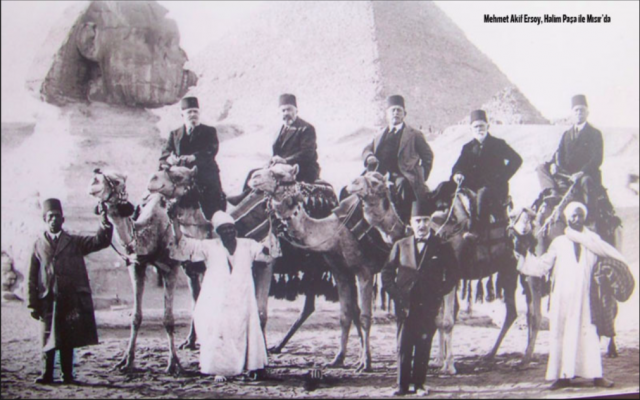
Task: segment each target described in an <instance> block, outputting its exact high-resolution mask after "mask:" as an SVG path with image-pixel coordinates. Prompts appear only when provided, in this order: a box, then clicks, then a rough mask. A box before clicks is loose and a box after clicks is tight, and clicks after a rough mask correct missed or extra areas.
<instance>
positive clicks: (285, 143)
mask: <svg viewBox="0 0 640 400" xmlns="http://www.w3.org/2000/svg"><path fill="white" fill-rule="evenodd" d="M279 106H280V113H281V114H282V121H283V124H282V127H281V128H280V133H279V134H278V137H277V139H276V141H275V143H274V144H273V158H272V160H271V162H272V163H276V162H283V163H287V164H289V165H295V164H298V167H299V168H300V170H299V171H298V175H297V176H296V180H297V181H300V182H308V183H313V182H315V181H316V180H317V179H318V178H319V177H320V165H318V152H317V145H316V129H315V128H314V127H313V125H311V124H310V123H308V122H307V121H305V120H303V119H302V118H300V117H298V104H297V101H296V96H294V95H292V94H288V93H285V94H283V95H281V96H280V100H279Z"/></svg>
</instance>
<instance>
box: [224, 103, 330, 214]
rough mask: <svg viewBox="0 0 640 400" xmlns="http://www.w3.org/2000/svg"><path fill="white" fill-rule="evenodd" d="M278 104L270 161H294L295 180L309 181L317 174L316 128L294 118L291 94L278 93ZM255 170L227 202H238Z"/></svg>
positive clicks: (247, 189) (312, 180) (246, 192)
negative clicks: (279, 121)
mask: <svg viewBox="0 0 640 400" xmlns="http://www.w3.org/2000/svg"><path fill="white" fill-rule="evenodd" d="M278 105H279V111H280V114H281V115H282V122H283V123H282V126H281V127H280V133H279V134H278V137H277V138H276V140H275V142H274V143H273V148H272V150H273V157H272V158H271V161H270V163H271V164H275V163H283V164H289V165H295V164H297V165H298V168H299V172H298V174H297V175H296V181H298V182H307V183H313V182H315V181H316V180H317V179H318V178H319V177H320V165H319V164H318V151H317V149H318V146H317V144H316V128H315V127H314V126H313V125H311V124H310V123H308V122H307V121H305V120H303V119H302V118H300V117H298V102H297V100H296V96H295V95H293V94H289V93H284V94H282V95H280V98H279V101H278ZM255 171H257V169H253V170H251V171H249V174H247V178H246V180H245V183H244V186H243V189H242V193H240V194H239V195H237V196H231V197H229V198H228V200H229V203H231V204H233V205H238V204H239V203H240V202H241V201H242V200H243V199H244V198H245V197H246V196H247V195H248V194H249V193H250V192H251V188H250V187H249V185H248V182H249V179H250V178H251V175H252V174H253V173H254V172H255Z"/></svg>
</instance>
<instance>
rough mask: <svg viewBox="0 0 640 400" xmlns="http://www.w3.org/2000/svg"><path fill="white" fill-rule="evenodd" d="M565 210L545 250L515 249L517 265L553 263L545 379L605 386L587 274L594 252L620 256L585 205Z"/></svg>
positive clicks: (527, 270) (545, 269) (528, 271)
mask: <svg viewBox="0 0 640 400" xmlns="http://www.w3.org/2000/svg"><path fill="white" fill-rule="evenodd" d="M564 216H565V219H566V221H567V225H568V226H567V228H566V229H565V234H564V235H561V236H558V237H557V238H555V239H554V240H553V242H551V245H550V246H549V249H548V251H547V252H546V253H545V254H544V255H542V256H540V257H535V256H534V255H533V254H531V253H528V254H527V255H526V257H522V256H520V255H516V257H518V258H519V262H518V271H520V272H521V273H523V274H525V275H533V276H543V275H545V274H547V273H549V271H550V270H551V269H552V268H553V272H552V277H551V279H552V289H551V295H550V296H551V310H550V312H549V325H550V345H549V362H548V364H547V373H546V379H547V380H553V381H554V382H553V384H552V385H551V386H550V387H549V389H551V390H557V389H561V388H564V387H568V386H570V385H571V379H572V378H575V377H581V378H587V379H593V382H594V385H595V386H597V387H605V388H609V387H612V386H613V382H612V381H610V380H608V379H606V378H604V377H603V376H602V359H601V356H600V339H599V337H598V334H597V331H596V326H595V325H594V324H593V323H592V321H591V307H590V298H589V293H590V289H591V275H592V271H593V268H594V267H595V265H596V263H597V262H598V257H611V258H615V259H618V260H620V261H623V262H624V258H623V256H622V255H621V254H620V253H619V252H618V251H617V250H616V249H615V248H613V247H612V246H611V245H609V244H608V243H606V242H605V241H603V240H602V239H600V237H599V236H598V235H597V234H595V233H594V232H592V231H590V230H589V229H587V228H586V227H585V226H584V224H585V219H586V216H587V208H586V207H585V206H584V205H583V204H582V203H579V202H572V203H569V204H568V205H567V207H566V208H565V211H564Z"/></svg>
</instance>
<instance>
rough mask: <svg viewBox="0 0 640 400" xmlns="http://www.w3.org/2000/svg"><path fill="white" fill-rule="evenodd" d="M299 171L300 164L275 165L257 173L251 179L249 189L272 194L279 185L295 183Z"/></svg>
mask: <svg viewBox="0 0 640 400" xmlns="http://www.w3.org/2000/svg"><path fill="white" fill-rule="evenodd" d="M298 171H299V167H298V164H296V165H289V164H282V163H278V164H273V165H271V166H270V167H268V168H263V169H259V170H257V171H255V172H254V173H253V174H252V175H251V178H249V187H250V188H251V189H257V190H262V191H263V192H266V193H271V194H272V193H274V192H275V190H276V187H278V185H280V184H282V183H293V182H295V181H296V175H298Z"/></svg>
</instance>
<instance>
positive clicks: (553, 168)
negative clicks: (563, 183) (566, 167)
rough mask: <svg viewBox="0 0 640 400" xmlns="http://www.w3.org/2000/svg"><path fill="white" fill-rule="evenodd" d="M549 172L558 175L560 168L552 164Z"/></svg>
mask: <svg viewBox="0 0 640 400" xmlns="http://www.w3.org/2000/svg"><path fill="white" fill-rule="evenodd" d="M549 172H550V173H551V175H555V174H557V173H558V166H557V165H556V163H551V165H549Z"/></svg>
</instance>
